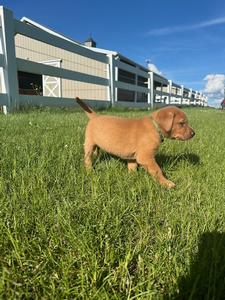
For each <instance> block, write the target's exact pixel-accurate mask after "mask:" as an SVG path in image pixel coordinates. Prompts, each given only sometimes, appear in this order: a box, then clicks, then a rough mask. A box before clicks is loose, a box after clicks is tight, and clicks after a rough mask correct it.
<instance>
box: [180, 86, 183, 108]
mask: <svg viewBox="0 0 225 300" xmlns="http://www.w3.org/2000/svg"><path fill="white" fill-rule="evenodd" d="M180 94H181V95H180V104H181V105H182V104H183V96H184V86H183V85H181V90H180Z"/></svg>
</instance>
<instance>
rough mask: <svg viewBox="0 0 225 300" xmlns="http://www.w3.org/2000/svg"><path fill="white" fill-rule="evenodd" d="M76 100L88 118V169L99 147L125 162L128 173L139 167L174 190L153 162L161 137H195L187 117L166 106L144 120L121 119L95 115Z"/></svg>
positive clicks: (86, 158) (86, 140)
mask: <svg viewBox="0 0 225 300" xmlns="http://www.w3.org/2000/svg"><path fill="white" fill-rule="evenodd" d="M75 101H76V102H77V103H78V104H79V105H80V106H81V107H82V108H83V110H84V111H85V113H86V114H87V116H88V118H89V119H90V121H89V123H88V124H87V127H86V134H85V144H84V150H85V164H86V166H87V168H90V166H91V157H92V156H97V155H98V150H99V148H101V149H103V150H104V151H106V152H108V153H111V154H114V155H116V156H118V157H120V158H122V159H126V160H127V163H128V169H129V170H135V169H136V167H137V164H140V165H142V166H143V167H144V168H145V169H146V170H147V171H148V173H149V174H151V175H154V176H156V178H157V179H158V181H159V182H160V183H161V184H163V185H166V186H168V187H169V188H171V187H173V186H174V185H175V184H174V183H173V182H172V181H169V180H167V179H166V178H165V177H164V176H163V174H162V171H161V169H160V168H159V166H158V164H157V163H156V161H155V155H156V153H157V150H158V148H159V146H160V144H161V142H162V141H163V138H164V137H165V138H169V139H176V140H183V141H186V140H188V139H190V138H192V137H193V136H194V135H195V132H194V130H193V129H192V128H191V127H190V126H189V125H188V120H187V116H186V114H185V113H184V112H183V111H182V110H180V109H179V108H177V107H174V106H168V107H165V108H162V109H159V110H157V111H155V112H153V113H151V114H150V115H149V116H147V117H141V118H138V119H135V118H120V117H114V116H106V115H97V114H96V113H95V112H94V111H93V110H92V109H91V108H90V107H88V106H87V105H86V104H85V103H84V102H83V101H82V100H80V99H79V98H78V97H77V98H75Z"/></svg>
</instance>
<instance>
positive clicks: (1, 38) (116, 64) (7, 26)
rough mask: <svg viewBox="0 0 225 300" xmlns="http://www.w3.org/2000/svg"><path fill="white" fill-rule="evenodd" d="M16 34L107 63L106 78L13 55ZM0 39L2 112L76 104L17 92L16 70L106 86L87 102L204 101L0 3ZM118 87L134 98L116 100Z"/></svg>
mask: <svg viewBox="0 0 225 300" xmlns="http://www.w3.org/2000/svg"><path fill="white" fill-rule="evenodd" d="M16 34H20V35H24V36H26V37H28V38H31V39H34V40H38V41H40V42H42V43H46V44H48V45H51V46H54V47H57V48H60V49H63V50H65V51H69V52H71V53H75V54H77V55H80V56H82V57H86V58H90V59H92V60H95V61H97V62H100V63H104V64H106V66H107V78H103V77H100V76H95V75H90V74H88V70H87V73H82V72H77V71H72V70H68V69H63V68H56V67H54V66H50V65H46V64H44V63H39V62H34V61H29V60H25V59H21V58H17V57H16V48H15V39H14V36H15V35H16ZM0 42H1V44H0V80H1V93H0V105H1V106H4V108H5V112H11V111H13V110H14V109H15V107H18V106H19V105H26V104H30V105H46V106H48V105H55V106H76V104H75V102H74V99H71V98H62V97H45V96H40V95H35V96H33V95H32V97H31V96H30V95H21V94H19V85H18V71H22V72H27V73H35V74H40V75H48V76H54V77H57V78H62V79H67V80H73V81H78V82H84V83H89V84H94V85H99V86H103V87H107V89H108V99H106V101H102V100H101V101H98V100H95V99H93V100H89V101H88V103H90V105H92V106H103V105H107V106H109V105H113V106H118V105H123V106H129V107H153V105H155V104H157V105H169V104H187V105H190V104H194V105H196V104H198V105H203V106H206V105H207V97H205V96H204V95H202V94H201V93H198V92H194V91H193V90H192V89H187V88H184V87H183V86H180V85H177V84H175V83H173V82H172V81H171V80H168V79H166V78H164V77H162V76H159V75H158V74H155V73H153V72H151V71H149V70H148V69H145V68H144V67H143V68H140V67H137V66H132V65H130V64H127V63H124V62H123V61H120V60H119V59H118V56H116V55H115V54H112V53H110V52H109V53H99V52H96V51H93V50H92V49H88V48H87V47H84V46H82V45H78V44H75V43H73V42H70V41H68V40H65V39H63V38H61V37H58V36H55V35H53V34H51V33H49V32H46V31H44V30H41V29H39V28H36V27H34V26H30V25H28V24H26V23H23V22H21V21H18V20H16V19H14V18H13V12H12V11H11V10H10V9H8V8H5V7H3V6H1V7H0ZM120 70H123V71H125V72H128V73H130V74H133V75H134V76H135V82H132V83H130V82H126V80H123V79H122V80H121V78H120V76H119V75H118V73H119V72H120ZM139 77H141V78H144V79H146V81H145V82H142V84H140V83H138V78H139ZM120 90H126V91H132V92H133V93H134V95H135V97H134V100H133V101H119V99H118V92H119V91H120ZM174 91H175V92H174ZM138 93H142V94H143V95H145V96H146V97H145V100H144V101H142V102H138V100H137V95H138ZM75 96H79V95H74V97H75ZM84 100H85V99H84ZM120 100H121V99H120Z"/></svg>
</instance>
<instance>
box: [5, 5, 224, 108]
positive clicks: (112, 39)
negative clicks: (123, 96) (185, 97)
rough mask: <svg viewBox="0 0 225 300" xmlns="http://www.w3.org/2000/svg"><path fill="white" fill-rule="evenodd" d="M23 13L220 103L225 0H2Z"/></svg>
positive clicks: (15, 12) (18, 13)
mask: <svg viewBox="0 0 225 300" xmlns="http://www.w3.org/2000/svg"><path fill="white" fill-rule="evenodd" d="M1 5H3V6H5V7H7V8H9V9H11V10H12V11H13V16H14V18H15V19H18V20H20V19H21V18H22V17H23V16H25V17H27V18H29V19H32V20H33V21H35V22H38V23H40V24H42V25H44V26H47V27H49V28H51V29H53V30H56V31H58V32H59V33H62V34H64V35H66V36H68V37H70V38H73V39H75V40H77V41H79V42H81V43H84V42H85V40H86V39H88V38H89V36H90V34H91V36H92V38H93V39H94V40H95V41H96V42H97V47H98V48H102V49H107V50H112V51H117V52H119V53H120V54H122V55H124V56H126V57H128V58H129V59H131V60H133V61H135V62H137V63H139V64H140V65H143V66H145V67H146V66H147V65H146V59H150V60H151V61H152V64H153V65H154V66H153V67H155V70H156V71H158V72H160V73H161V74H162V76H164V77H166V78H167V79H171V80H173V81H174V82H175V83H177V84H182V85H184V86H185V87H186V88H192V89H193V90H196V91H203V93H204V94H205V95H207V96H208V97H209V105H210V106H214V107H219V103H220V102H221V100H222V99H223V97H224V84H225V1H224V0H214V1H209V0H204V1H203V0H195V1H193V0H188V1H187V0H182V1H180V0H170V1H168V0H161V1H156V0H155V1H148V0H146V1H134V0H124V1H123V0H120V1H118V0H114V1H108V0H104V1H103V0H96V1H93V0H79V1H78V0H74V1H71V0H64V1H57V0H54V1H53V0H45V1H43V0H39V1H37V2H36V1H34V2H32V1H30V2H29V1H25V0H20V1H18V0H3V1H1Z"/></svg>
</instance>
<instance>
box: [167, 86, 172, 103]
mask: <svg viewBox="0 0 225 300" xmlns="http://www.w3.org/2000/svg"><path fill="white" fill-rule="evenodd" d="M168 81H169V85H168V89H169V90H168V93H169V98H168V102H169V103H168V104H169V105H170V101H171V94H172V80H168Z"/></svg>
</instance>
